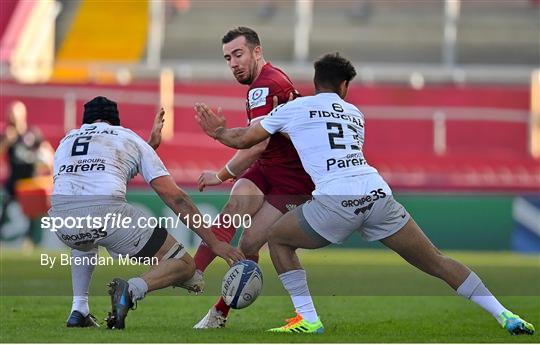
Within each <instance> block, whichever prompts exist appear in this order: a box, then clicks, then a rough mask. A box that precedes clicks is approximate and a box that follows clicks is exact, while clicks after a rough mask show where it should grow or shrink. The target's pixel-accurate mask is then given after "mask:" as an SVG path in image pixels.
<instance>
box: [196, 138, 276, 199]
mask: <svg viewBox="0 0 540 345" xmlns="http://www.w3.org/2000/svg"><path fill="white" fill-rule="evenodd" d="M267 145H268V139H267V140H264V141H262V142H260V143H258V144H257V145H255V146H252V147H250V148H249V149H245V150H238V151H236V153H235V154H234V156H233V157H232V158H231V159H230V160H229V161H228V162H227V164H225V165H224V166H223V168H221V170H219V171H217V172H216V171H209V170H206V171H203V172H202V174H201V176H200V177H199V179H198V181H197V185H198V187H199V191H201V192H202V191H203V190H204V188H205V187H207V186H215V185H219V184H221V183H222V182H224V181H227V180H229V179H232V178H236V177H238V176H240V175H242V173H243V172H244V171H245V170H246V169H247V168H249V167H250V166H251V165H252V164H253V163H254V162H255V161H256V160H257V159H258V158H259V156H260V155H261V153H263V152H264V150H266V146H267Z"/></svg>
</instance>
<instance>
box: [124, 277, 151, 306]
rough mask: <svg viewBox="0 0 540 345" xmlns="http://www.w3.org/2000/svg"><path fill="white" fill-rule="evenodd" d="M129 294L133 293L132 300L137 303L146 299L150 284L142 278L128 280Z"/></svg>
mask: <svg viewBox="0 0 540 345" xmlns="http://www.w3.org/2000/svg"><path fill="white" fill-rule="evenodd" d="M128 283H129V292H130V293H131V300H132V301H133V302H136V301H138V300H141V299H143V298H144V296H145V295H146V293H147V292H148V284H146V282H145V281H144V279H142V278H139V277H137V278H131V279H130V280H128Z"/></svg>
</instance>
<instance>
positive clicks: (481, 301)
mask: <svg viewBox="0 0 540 345" xmlns="http://www.w3.org/2000/svg"><path fill="white" fill-rule="evenodd" d="M457 293H458V294H459V295H460V296H463V297H465V298H467V299H470V300H471V301H473V302H474V303H476V304H478V305H479V306H480V307H482V308H483V309H484V310H485V311H487V312H488V313H490V314H491V315H493V317H494V318H495V319H497V321H498V322H499V323H500V324H502V320H500V319H499V315H500V314H501V313H502V312H503V311H508V309H506V308H505V307H503V305H502V304H501V303H499V301H498V300H497V299H496V298H495V296H493V294H492V293H491V292H490V291H489V290H488V289H487V288H486V286H485V285H484V283H482V281H481V280H480V278H479V277H478V276H477V275H476V273H474V272H472V271H471V274H469V276H468V277H467V279H465V281H464V282H463V283H462V284H461V285H460V286H459V287H458V289H457Z"/></svg>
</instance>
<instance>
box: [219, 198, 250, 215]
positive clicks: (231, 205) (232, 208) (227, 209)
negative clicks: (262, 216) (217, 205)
mask: <svg viewBox="0 0 540 345" xmlns="http://www.w3.org/2000/svg"><path fill="white" fill-rule="evenodd" d="M244 209H245V203H244V202H242V200H241V199H240V198H239V197H234V198H230V199H229V201H228V202H227V204H225V206H224V207H223V210H222V211H221V213H223V214H230V215H235V214H240V215H242V214H244Z"/></svg>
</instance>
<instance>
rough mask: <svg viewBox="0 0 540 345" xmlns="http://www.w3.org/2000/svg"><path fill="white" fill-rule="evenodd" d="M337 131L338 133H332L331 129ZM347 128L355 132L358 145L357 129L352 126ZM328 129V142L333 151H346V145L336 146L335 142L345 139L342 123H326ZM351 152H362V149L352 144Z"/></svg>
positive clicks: (354, 135)
mask: <svg viewBox="0 0 540 345" xmlns="http://www.w3.org/2000/svg"><path fill="white" fill-rule="evenodd" d="M334 128H336V129H337V132H330V130H331V129H334ZM347 128H349V129H350V130H351V131H352V132H353V139H354V141H355V142H356V143H358V131H357V130H356V128H354V127H353V126H352V125H347ZM326 129H328V130H329V132H328V142H329V143H330V148H331V149H332V150H333V149H346V148H347V146H346V145H344V144H336V142H335V140H336V138H338V139H343V138H344V136H343V126H342V125H341V123H338V122H327V123H326ZM351 150H357V151H360V147H359V146H358V145H354V144H351Z"/></svg>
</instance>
